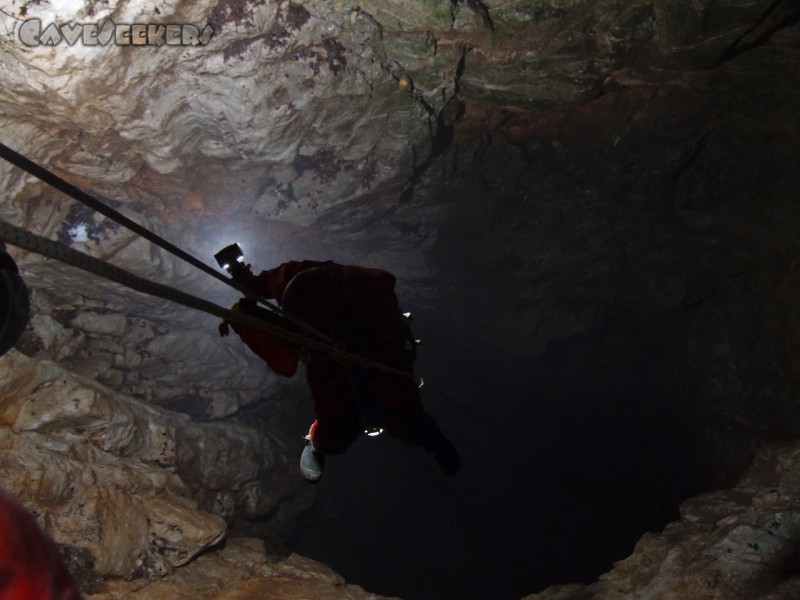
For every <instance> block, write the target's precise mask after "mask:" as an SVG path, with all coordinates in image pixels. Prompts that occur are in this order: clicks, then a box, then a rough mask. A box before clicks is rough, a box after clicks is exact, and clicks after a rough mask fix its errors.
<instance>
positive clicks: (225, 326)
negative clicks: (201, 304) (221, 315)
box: [217, 319, 231, 337]
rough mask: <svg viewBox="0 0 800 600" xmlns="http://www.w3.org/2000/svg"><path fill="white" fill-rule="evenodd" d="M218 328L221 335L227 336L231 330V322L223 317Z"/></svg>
mask: <svg viewBox="0 0 800 600" xmlns="http://www.w3.org/2000/svg"><path fill="white" fill-rule="evenodd" d="M217 330H218V331H219V335H220V337H225V336H226V335H228V334H229V333H230V332H231V328H230V323H228V320H227V319H222V321H221V322H220V324H219V327H217Z"/></svg>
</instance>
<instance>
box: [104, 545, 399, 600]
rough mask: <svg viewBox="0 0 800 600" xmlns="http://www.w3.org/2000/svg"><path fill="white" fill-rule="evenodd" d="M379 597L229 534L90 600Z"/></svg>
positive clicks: (304, 560) (318, 567)
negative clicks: (219, 544)
mask: <svg viewBox="0 0 800 600" xmlns="http://www.w3.org/2000/svg"><path fill="white" fill-rule="evenodd" d="M261 598H281V599H282V600H293V599H296V600H303V599H306V598H315V599H317V598H319V599H320V600H380V598H385V596H376V595H375V594H370V593H368V592H365V591H364V590H363V589H361V588H360V587H359V586H357V585H353V584H348V583H346V582H345V581H344V579H343V578H342V577H341V576H339V575H337V574H336V573H334V572H333V571H331V570H330V569H329V568H327V567H326V566H325V565H323V564H320V563H318V562H316V561H313V560H309V559H307V558H303V557H302V556H298V555H296V554H293V555H291V556H289V557H288V558H285V559H278V558H276V557H273V556H270V555H269V553H268V551H267V550H266V549H265V548H264V542H263V541H261V540H255V539H247V538H233V539H231V540H229V541H228V543H227V544H226V546H225V548H224V549H221V550H219V551H217V552H214V553H211V554H205V555H203V556H201V557H199V558H198V559H197V560H195V561H194V562H193V563H192V564H190V565H188V566H187V567H185V568H183V569H181V570H180V571H178V572H175V573H173V574H171V575H167V576H166V577H164V578H162V579H160V580H159V581H156V582H149V581H147V580H137V581H119V580H118V581H113V582H109V583H108V584H107V585H106V590H105V591H103V592H100V593H97V594H95V595H92V596H89V599H90V600H117V599H119V600H251V599H252V600H258V599H261Z"/></svg>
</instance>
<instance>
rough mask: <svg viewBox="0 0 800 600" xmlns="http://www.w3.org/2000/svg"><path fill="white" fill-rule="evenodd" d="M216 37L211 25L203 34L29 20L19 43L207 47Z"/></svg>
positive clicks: (181, 28) (188, 29) (182, 28)
mask: <svg viewBox="0 0 800 600" xmlns="http://www.w3.org/2000/svg"><path fill="white" fill-rule="evenodd" d="M213 35H214V29H213V28H212V27H211V25H206V26H205V27H204V28H203V31H200V29H199V28H197V27H195V26H194V25H160V24H158V25H153V24H135V25H117V24H115V23H114V22H113V21H112V20H111V19H109V20H108V21H106V22H105V23H103V25H102V26H101V25H98V24H95V23H88V24H85V25H84V24H81V23H77V24H71V25H57V24H55V23H50V25H48V26H47V27H45V28H44V29H42V21H41V20H40V19H28V20H27V21H23V22H22V25H20V26H19V40H20V41H21V42H22V43H23V44H25V45H26V46H57V45H58V44H60V43H61V42H62V41H64V42H66V43H67V44H69V45H70V46H72V45H74V44H76V43H78V42H80V43H81V44H83V45H84V46H106V45H107V44H110V43H111V42H112V41H113V42H114V43H115V44H117V45H118V46H163V45H165V44H166V45H167V46H198V45H199V46H205V45H206V44H208V42H209V41H210V40H211V36H213Z"/></svg>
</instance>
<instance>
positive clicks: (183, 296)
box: [0, 220, 414, 378]
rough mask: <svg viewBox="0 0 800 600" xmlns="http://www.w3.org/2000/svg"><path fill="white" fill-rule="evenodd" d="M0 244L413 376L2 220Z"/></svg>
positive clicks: (346, 358)
mask: <svg viewBox="0 0 800 600" xmlns="http://www.w3.org/2000/svg"><path fill="white" fill-rule="evenodd" d="M0 240H2V241H4V242H6V243H8V244H11V245H12V246H17V247H18V248H22V249H24V250H28V251H29V252H35V253H36V254H40V255H42V256H46V257H47V258H52V259H55V260H58V261H61V262H63V263H66V264H68V265H72V266H73V267H77V268H78V269H82V270H84V271H88V272H90V273H94V274H95V275H99V276H101V277H105V278H106V279H110V280H111V281H114V282H116V283H119V284H121V285H124V286H125V287H128V288H130V289H133V290H136V291H138V292H142V293H144V294H148V295H150V296H156V297H158V298H162V299H164V300H169V301H170V302H175V303H177V304H181V305H183V306H186V307H188V308H192V309H195V310H199V311H202V312H205V313H208V314H210V315H213V316H215V317H219V318H221V319H226V320H228V321H231V322H233V323H239V324H241V325H245V326H247V327H253V328H255V329H259V330H261V331H264V332H266V333H269V334H271V335H274V336H275V337H279V338H281V339H284V340H287V341H289V342H293V343H295V344H299V345H301V346H305V347H307V348H311V349H313V350H319V351H322V352H325V353H327V354H330V355H331V356H333V357H334V358H337V359H340V360H343V361H349V362H353V363H356V364H360V365H364V366H368V367H373V368H375V369H380V370H383V371H387V372H389V373H395V374H397V375H403V376H404V377H412V378H413V377H414V374H413V373H410V372H408V371H403V370H401V369H396V368H394V367H390V366H388V365H384V364H381V363H377V362H375V361H371V360H369V359H367V358H364V357H362V356H358V355H356V354H352V353H350V352H346V351H345V350H341V349H340V348H337V347H336V346H333V345H331V344H328V343H326V342H323V341H319V340H314V339H310V338H308V337H306V336H304V335H300V334H297V333H294V332H291V331H288V330H287V329H284V328H283V327H278V326H276V325H272V324H270V323H266V322H265V321H262V320H261V319H257V318H255V317H251V316H249V315H246V314H243V313H240V312H236V311H232V310H228V309H226V308H223V307H221V306H219V305H217V304H214V303H213V302H209V301H208V300H203V299H202V298H198V297H197V296H192V295H191V294H187V293H186V292H182V291H180V290H176V289H175V288H172V287H169V286H166V285H162V284H160V283H155V282H153V281H150V280H148V279H143V278H142V277H138V276H137V275H134V274H133V273H130V272H128V271H126V270H124V269H120V268H119V267H116V266H114V265H111V264H109V263H107V262H105V261H102V260H100V259H98V258H94V257H93V256H89V255H87V254H84V253H83V252H78V251H77V250H74V249H72V248H70V247H69V246H66V245H65V244H62V243H60V242H55V241H52V240H48V239H47V238H43V237H41V236H38V235H35V234H33V233H30V232H28V231H25V230H23V229H20V228H19V227H15V226H14V225H11V224H10V223H6V222H5V221H2V220H0Z"/></svg>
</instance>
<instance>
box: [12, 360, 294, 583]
mask: <svg viewBox="0 0 800 600" xmlns="http://www.w3.org/2000/svg"><path fill="white" fill-rule="evenodd" d="M3 366H4V369H3V370H2V372H1V373H0V385H2V389H3V396H2V402H0V409H1V410H2V422H3V424H4V427H3V429H2V430H0V431H2V449H3V452H2V482H3V487H4V488H6V489H7V490H8V491H10V492H12V493H13V494H15V495H16V496H18V497H19V498H20V499H21V500H23V502H25V503H26V506H27V508H28V509H29V510H31V511H32V512H33V513H34V514H35V515H36V516H37V518H38V519H39V520H40V522H41V523H42V524H43V525H44V526H45V527H46V529H47V531H48V532H50V533H51V535H52V536H53V537H54V539H55V540H56V541H57V542H58V543H60V544H64V545H68V546H73V547H75V548H79V549H81V550H83V551H88V552H89V553H90V555H91V556H92V557H93V559H94V570H95V572H96V573H97V574H98V575H100V576H106V577H107V576H132V575H136V576H143V575H147V576H151V577H152V576H159V575H163V574H165V573H168V572H169V571H171V570H172V569H173V568H174V567H176V566H179V565H182V564H184V563H186V562H188V561H189V560H191V559H192V557H194V556H195V555H196V554H197V553H198V552H200V551H202V550H204V549H206V548H208V547H210V546H213V545H215V544H217V543H218V542H220V541H221V540H223V539H224V537H225V533H226V523H225V518H228V519H230V518H231V517H232V516H233V512H234V511H235V510H238V511H239V512H241V513H243V514H249V515H251V516H253V515H257V514H262V513H264V512H266V511H268V510H270V509H271V508H272V507H273V506H274V505H275V503H276V501H277V499H278V498H279V497H280V495H281V493H282V491H283V490H284V489H285V487H284V486H285V483H284V484H283V485H282V484H281V482H282V481H284V478H285V475H284V473H283V469H284V464H283V456H282V452H281V449H280V445H277V446H276V445H275V444H274V443H273V444H271V443H270V441H269V438H267V437H265V436H264V435H263V434H261V433H259V432H257V431H256V430H254V429H252V428H246V427H238V428H237V427H235V426H234V425H232V424H227V425H226V426H224V427H223V426H220V425H218V424H215V423H207V424H203V423H192V422H191V420H190V419H189V418H188V417H187V416H186V415H180V414H177V413H171V412H167V411H164V410H162V409H158V408H156V407H152V406H148V405H147V404H144V403H142V402H140V401H137V400H134V399H132V398H130V397H128V396H124V395H122V394H119V393H117V392H114V391H112V390H110V389H108V388H107V387H105V386H103V385H101V384H98V383H95V382H93V381H91V380H88V379H86V378H84V377H82V376H79V375H75V374H74V373H70V372H68V371H66V370H64V369H62V368H61V367H58V366H57V365H55V364H54V363H50V362H46V361H42V362H39V361H33V360H31V359H28V358H27V357H25V356H23V355H21V354H19V353H17V352H15V351H12V352H11V353H10V354H9V355H7V356H5V357H4V358H3ZM230 465H236V469H235V470H231V469H230Z"/></svg>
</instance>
